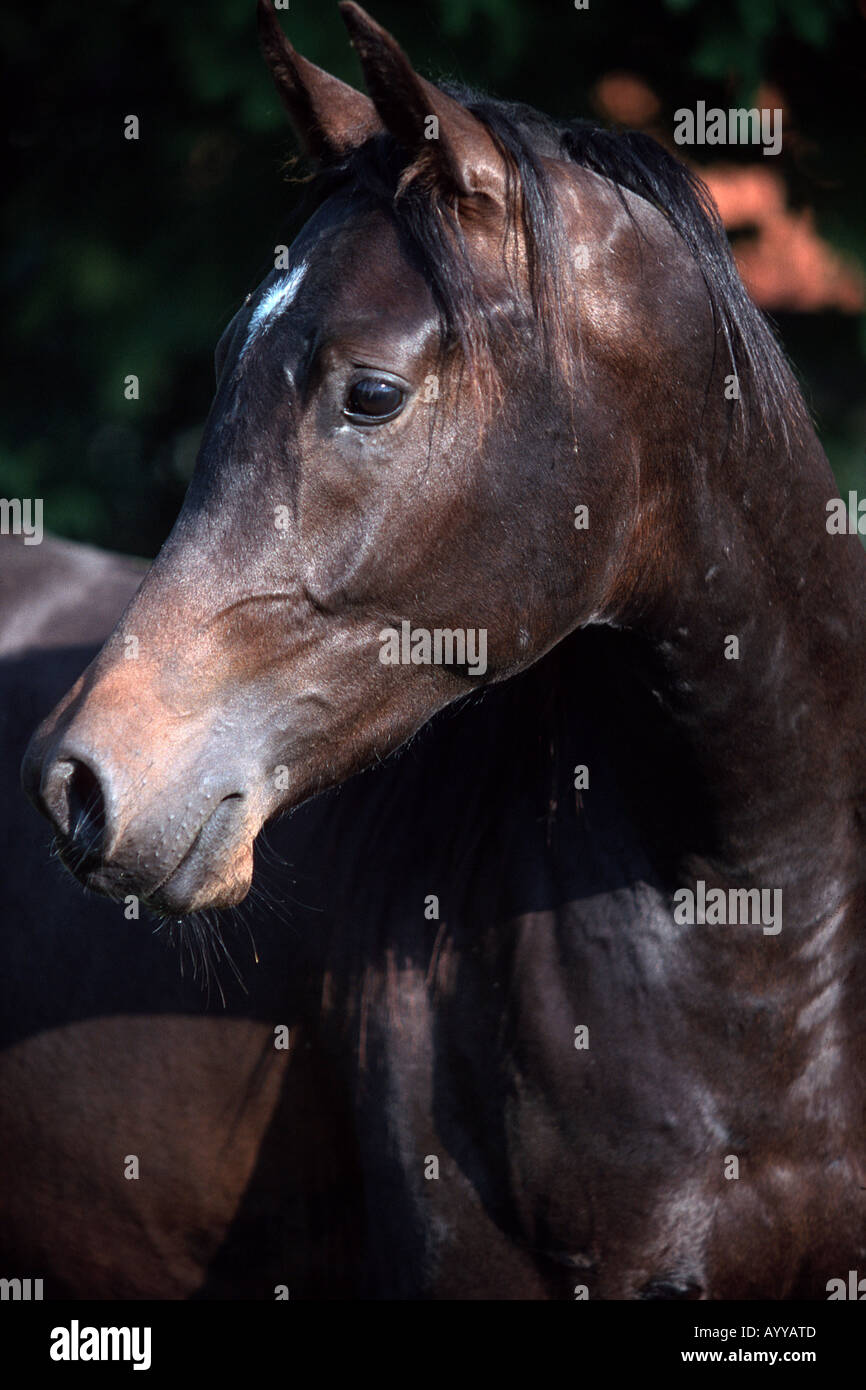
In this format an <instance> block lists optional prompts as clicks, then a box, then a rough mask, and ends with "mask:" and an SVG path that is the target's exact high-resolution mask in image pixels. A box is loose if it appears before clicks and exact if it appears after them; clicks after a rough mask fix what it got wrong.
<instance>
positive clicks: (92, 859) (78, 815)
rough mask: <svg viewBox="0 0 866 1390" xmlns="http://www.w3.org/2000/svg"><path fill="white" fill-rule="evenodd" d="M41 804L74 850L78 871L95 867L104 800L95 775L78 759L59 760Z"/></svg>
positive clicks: (102, 832) (102, 830)
mask: <svg viewBox="0 0 866 1390" xmlns="http://www.w3.org/2000/svg"><path fill="white" fill-rule="evenodd" d="M42 800H43V802H44V804H45V807H46V810H47V811H48V814H49V816H50V817H51V820H52V821H53V822H54V825H55V826H56V828H57V830H58V831H59V832H60V834H61V835H62V836H63V837H64V839H65V840H67V841H68V842H69V848H70V849H72V850H74V852H75V856H76V863H77V867H78V868H79V870H84V871H86V869H87V868H89V867H91V866H92V865H93V864H94V863H98V862H99V860H100V859H101V857H102V846H103V842H104V837H105V798H104V797H103V794H102V787H101V785H100V782H99V778H98V777H97V776H96V773H95V772H93V770H92V769H91V768H89V767H88V766H87V764H86V763H83V762H81V761H79V759H78V758H59V759H57V761H56V762H54V763H53V764H52V766H51V768H50V769H49V771H48V775H47V777H46V779H45V782H44V784H43V787H42Z"/></svg>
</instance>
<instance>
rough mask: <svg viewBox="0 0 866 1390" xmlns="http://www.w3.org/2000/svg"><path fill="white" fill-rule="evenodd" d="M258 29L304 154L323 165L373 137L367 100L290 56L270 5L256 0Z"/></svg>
mask: <svg viewBox="0 0 866 1390" xmlns="http://www.w3.org/2000/svg"><path fill="white" fill-rule="evenodd" d="M258 26H259V42H260V44H261V47H262V53H263V54H264V57H265V62H266V63H267V65H268V67H269V68H270V70H271V76H272V77H273V79H274V84H275V86H276V88H277V91H278V93H279V96H280V100H281V101H282V103H283V105H284V106H285V108H286V110H287V111H288V113H289V116H290V117H291V120H292V124H293V126H294V127H295V131H296V133H297V135H298V138H299V140H300V142H301V144H302V146H303V147H304V149H305V150H306V152H307V154H309V155H311V156H312V157H313V158H314V159H318V160H321V161H323V162H328V161H331V160H335V159H341V158H342V157H343V155H345V154H347V153H348V152H349V151H350V150H353V149H355V148H356V147H357V146H358V145H361V144H363V143H364V141H365V140H368V139H369V138H370V136H371V135H376V134H378V132H379V131H380V130H381V129H382V126H381V122H380V121H379V117H378V115H377V114H376V108H375V106H374V105H373V103H372V101H371V100H370V98H369V97H367V96H364V94H363V92H356V91H355V89H354V87H349V86H347V84H346V83H345V82H341V81H340V79H339V78H338V77H332V76H331V74H330V73H329V72H324V71H323V70H322V69H321V68H317V67H316V65H315V63H310V62H308V61H307V59H306V58H302V57H301V55H300V53H296V52H295V50H294V48H293V47H292V45H291V44H290V43H289V41H288V39H287V38H286V36H285V34H284V33H283V31H282V29H281V27H280V22H279V20H278V19H277V16H276V12H275V10H274V5H273V0H259V5H258Z"/></svg>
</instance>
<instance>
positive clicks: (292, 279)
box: [241, 261, 307, 357]
mask: <svg viewBox="0 0 866 1390" xmlns="http://www.w3.org/2000/svg"><path fill="white" fill-rule="evenodd" d="M306 273H307V264H306V261H301V264H300V265H296V266H295V268H294V270H292V271H290V272H289V274H288V275H287V276H286V278H285V279H284V280H280V281H279V282H278V283H277V284H276V285H272V286H271V288H270V289H269V290H268V292H267V294H266V295H263V297H262V299H261V300H260V301H259V303H258V304H257V305H256V307H255V309H254V310H253V314H252V317H251V319H250V323H249V328H248V329H247V337H246V342H245V343H244V345H243V348H242V349H241V356H242V357H243V355H244V353H245V352H246V350H247V348H248V347H249V345H250V343H251V342H252V340H253V338H255V337H256V335H257V334H258V333H260V332H261V331H262V329H263V328H265V327H266V326H267V324H268V321H269V320H271V319H274V318H276V317H277V315H278V314H281V313H282V312H283V310H284V309H288V307H289V305H290V304H291V302H292V300H293V299H294V298H295V295H296V294H297V293H298V290H299V289H300V287H301V281H302V280H303V278H304V276H305V275H306Z"/></svg>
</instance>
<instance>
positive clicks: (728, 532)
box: [621, 429, 866, 922]
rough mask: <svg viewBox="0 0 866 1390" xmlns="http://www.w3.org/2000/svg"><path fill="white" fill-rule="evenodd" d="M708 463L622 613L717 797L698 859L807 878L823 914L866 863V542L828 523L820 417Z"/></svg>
mask: <svg viewBox="0 0 866 1390" xmlns="http://www.w3.org/2000/svg"><path fill="white" fill-rule="evenodd" d="M690 463H691V474H690V477H689V482H688V484H687V485H686V486H685V487H684V489H683V495H682V497H681V498H680V499H679V501H678V503H677V504H676V505H675V506H673V507H672V508H671V515H672V516H673V518H674V520H673V525H672V526H671V528H670V529H669V532H668V536H667V542H668V545H667V547H666V548H665V550H664V552H663V558H662V566H661V569H662V571H663V573H662V575H661V577H660V575H659V572H658V571H656V574H655V576H654V578H653V581H652V582H651V583H650V584H648V585H647V586H646V587H645V589H644V592H643V593H642V594H635V596H634V597H633V599H632V600H631V602H630V604H629V605H627V607H626V611H624V612H623V614H622V615H621V621H622V622H623V623H624V624H625V625H626V626H628V627H630V628H631V629H632V630H633V631H635V632H637V633H639V634H640V635H641V638H642V640H643V642H644V643H645V646H646V651H647V663H646V670H647V679H648V680H649V682H650V684H651V686H652V688H653V691H654V692H655V694H656V697H657V699H658V701H659V702H660V704H661V706H662V708H663V710H664V712H665V715H666V717H667V719H668V721H669V722H670V725H671V727H672V729H673V730H674V731H675V734H676V737H677V739H679V741H680V744H681V746H682V748H683V749H684V751H685V754H686V756H687V757H688V758H689V759H690V760H691V762H692V764H693V766H694V768H695V769H696V774H697V779H698V782H699V785H700V787H701V791H702V795H703V796H704V797H705V798H706V800H705V805H704V811H703V816H702V824H703V829H704V842H703V844H702V845H701V846H700V847H699V848H698V847H695V846H691V847H689V846H687V845H684V849H686V851H687V852H686V856H685V858H686V859H687V860H688V859H689V858H690V859H691V864H690V867H691V869H692V870H693V871H694V872H695V873H697V874H699V873H700V871H701V866H702V865H703V866H704V867H707V868H708V869H709V870H710V871H711V872H713V873H715V874H717V875H720V876H721V877H729V878H731V879H732V880H733V879H736V880H740V881H749V882H753V883H754V882H757V883H758V884H763V885H765V886H767V887H769V886H774V887H775V886H778V887H783V888H784V887H789V888H795V890H796V891H795V893H794V894H793V895H792V900H793V901H792V907H794V906H795V907H796V910H797V911H798V912H799V913H800V915H801V917H802V919H803V920H804V921H812V922H815V921H817V919H818V918H819V917H820V916H821V915H822V914H824V915H826V912H827V910H828V901H827V899H828V891H829V885H830V884H831V883H832V884H834V885H835V890H834V892H833V894H832V896H833V897H834V898H838V899H839V900H841V899H843V898H844V897H845V896H846V895H847V894H849V893H850V891H851V889H852V887H853V885H854V884H855V883H856V882H858V881H859V875H860V872H861V871H860V868H859V865H860V862H861V860H862V855H863V843H862V841H863V829H862V825H863V822H862V808H863V789H864V785H866V740H864V713H863V702H862V696H861V690H862V682H863V676H864V667H866V630H864V598H866V556H864V553H863V550H862V547H861V545H860V543H859V541H858V539H857V537H856V536H850V535H848V536H845V535H831V534H829V533H828V531H827V528H826V520H827V511H826V503H827V500H828V498H830V497H832V496H834V495H835V493H836V488H835V483H834V480H833V476H832V473H831V471H830V468H829V465H828V464H827V461H826V458H825V456H824V454H823V451H822V450H821V448H820V445H819V444H818V441H817V439H816V438H815V436H814V433H813V432H812V431H811V429H809V430H808V438H806V440H805V441H804V442H802V443H801V444H799V445H797V446H796V447H793V448H790V447H782V446H781V445H777V446H775V447H773V448H770V447H768V446H766V445H765V446H764V447H763V449H762V450H760V451H751V452H749V451H746V450H743V451H742V452H741V453H740V454H739V455H738V456H737V457H732V458H727V459H725V461H724V466H723V467H721V466H720V467H719V468H717V469H716V470H715V471H714V470H713V468H712V467H711V466H710V465H706V464H705V465H703V466H701V465H700V461H697V460H692V461H690ZM730 638H736V639H737V641H738V644H739V654H738V656H736V657H735V656H734V655H733V652H734V647H733V644H732V643H731V642H730V641H729V639H730ZM726 646H727V651H726ZM689 849H691V850H692V851H696V852H692V853H691V855H689V852H688V851H689ZM787 920H790V918H789V916H786V921H787Z"/></svg>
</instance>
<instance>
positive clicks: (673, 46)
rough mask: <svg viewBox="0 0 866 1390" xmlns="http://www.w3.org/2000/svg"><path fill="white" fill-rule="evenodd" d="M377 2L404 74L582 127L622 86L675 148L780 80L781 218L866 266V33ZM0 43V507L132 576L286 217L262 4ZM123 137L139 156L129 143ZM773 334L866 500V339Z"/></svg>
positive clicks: (809, 24)
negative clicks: (0, 357) (682, 122)
mask: <svg viewBox="0 0 866 1390" xmlns="http://www.w3.org/2000/svg"><path fill="white" fill-rule="evenodd" d="M370 4H371V9H372V12H373V13H374V15H375V17H376V18H377V19H379V20H380V22H382V23H384V24H385V25H386V26H387V27H388V28H390V29H391V30H392V31H393V32H394V33H395V34H396V35H397V37H398V38H399V39H400V41H401V42H402V43H403V45H404V47H405V48H406V49H407V51H408V52H409V53H410V55H411V56H412V58H413V59H414V60H415V62H416V63H417V65H418V66H419V68H421V70H422V71H425V72H426V73H428V74H429V75H431V76H433V77H434V78H435V77H441V76H452V77H457V78H460V79H461V80H464V81H468V82H470V83H471V84H472V85H474V86H477V87H481V88H486V89H487V90H490V91H492V92H493V93H495V94H496V95H499V96H505V97H510V98H518V99H521V100H525V101H528V102H530V103H532V104H534V105H537V106H540V107H541V108H542V109H545V110H547V111H549V112H551V114H553V115H557V116H567V115H568V116H571V115H590V114H593V105H592V101H593V88H594V85H595V83H596V82H597V81H598V79H599V78H600V77H601V76H602V75H604V74H605V73H609V72H611V71H614V70H625V71H628V72H632V73H636V74H638V75H640V76H642V77H643V78H644V79H645V80H646V81H647V82H648V83H649V84H650V85H651V86H652V88H653V89H654V91H656V92H657V94H658V95H659V97H660V99H661V102H662V114H661V117H660V121H661V123H662V125H663V126H664V128H666V129H668V130H670V129H671V128H672V121H673V111H674V110H675V109H676V108H677V107H679V106H686V105H689V106H693V105H694V103H695V101H696V100H698V99H704V100H706V101H708V102H709V103H710V104H720V105H727V104H728V103H729V102H730V101H731V100H736V101H737V102H738V103H739V102H740V101H742V100H743V99H747V98H749V97H750V96H751V95H752V94H753V93H754V90H755V88H756V86H757V84H758V83H759V82H760V81H768V80H769V81H772V82H773V83H774V84H776V85H777V86H778V87H779V88H780V89H781V90H782V91H783V92H784V93H785V96H786V99H787V100H788V102H789V104H790V109H791V116H792V119H793V121H794V126H795V129H796V131H797V132H798V138H797V139H796V140H794V141H786V146H785V149H784V150H783V154H782V156H780V158H779V160H778V161H774V164H775V165H776V167H781V168H782V169H783V172H784V174H785V177H786V179H787V181H788V184H789V187H790V189H791V192H792V197H793V199H794V202H795V204H797V203H802V204H804V205H809V206H811V207H814V209H815V212H816V217H817V222H818V226H819V229H820V230H821V231H822V232H823V234H824V235H826V236H828V237H830V238H831V239H832V241H833V242H834V244H835V245H837V246H838V247H840V248H842V249H844V250H845V251H846V252H848V253H849V254H851V255H853V256H854V257H856V258H857V259H858V260H859V262H860V264H861V265H866V228H864V218H863V206H862V193H861V188H862V172H863V171H862V130H863V120H862V109H861V108H862V91H863V74H862V59H861V57H860V46H861V45H862V31H863V27H864V26H863V21H862V19H861V18H860V17H859V16H858V15H857V14H856V13H855V12H854V11H853V10H852V9H851V7H850V6H849V5H848V4H846V3H844V0H734V2H733V3H728V2H727V0H622V3H620V2H619V0H617V3H613V0H590V8H589V9H588V10H582V11H578V10H576V9H575V7H574V5H573V3H571V0H438V3H426V4H425V3H419V4H414V5H412V6H406V5H403V4H398V3H396V0H370ZM282 21H283V24H284V27H285V28H286V31H287V33H288V34H289V35H290V37H291V38H292V40H293V42H294V43H295V45H296V46H297V47H298V48H299V49H300V50H301V51H302V52H303V53H305V54H306V55H307V56H308V57H310V58H311V59H313V60H314V61H315V62H317V63H319V64H320V65H321V66H323V67H326V68H328V69H329V70H330V71H332V72H334V73H336V74H337V75H338V76H340V77H342V78H344V79H346V80H348V81H351V82H353V83H355V84H356V85H360V74H359V69H358V66H357V63H356V60H355V57H354V53H353V51H352V50H351V48H350V47H349V44H348V41H347V37H346V34H345V30H344V28H343V25H342V23H341V21H340V18H339V14H338V11H337V8H336V4H334V5H331V4H329V3H323V0H291V7H290V9H289V10H288V11H287V12H283V14H282ZM0 34H2V43H3V46H4V49H5V54H6V70H7V74H8V76H7V82H6V88H5V91H4V94H3V100H4V102H5V104H6V106H7V112H6V129H7V131H8V141H9V146H10V151H11V155H12V176H11V178H10V180H9V181H8V182H7V196H6V198H5V199H4V213H3V216H4V219H5V223H6V226H5V231H6V244H7V246H8V247H9V248H10V249H9V250H8V252H7V254H6V256H5V259H4V272H3V274H4V288H5V291H6V302H7V308H6V314H5V327H6V331H7V335H8V338H9V345H8V348H7V368H6V371H5V374H4V377H5V380H4V387H5V408H4V411H3V417H2V429H0V495H2V496H41V497H43V498H45V504H46V525H48V526H49V527H50V529H52V530H53V531H55V532H57V533H60V534H65V535H68V536H73V537H77V538H81V539H88V540H92V541H95V542H97V543H99V544H102V545H107V546H110V547H112V548H115V549H120V550H127V551H131V552H134V553H138V554H143V555H150V554H153V553H155V550H156V549H157V548H158V546H159V544H160V542H161V540H162V539H163V538H164V536H165V534H166V533H167V531H168V529H169V527H170V525H171V522H172V519H173V517H174V515H175V513H176V511H177V508H178V506H179V504H180V500H181V498H182V495H183V491H184V488H185V486H186V482H187V480H188V478H189V475H190V472H191V469H192V465H193V462H194V459H195V452H196V447H197V441H198V438H199V434H200V430H201V426H202V423H203V420H204V417H205V415H206V412H207V409H208V405H209V401H210V397H211V393H212V389H213V377H212V366H211V354H212V349H213V347H214V345H215V343H216V341H217V339H218V337H219V335H220V333H221V331H222V329H223V327H224V326H225V324H226V323H227V322H228V321H229V319H230V318H231V316H232V314H233V313H234V311H235V309H236V308H237V306H238V304H239V303H240V302H241V300H242V299H243V296H244V295H245V294H246V293H247V292H248V291H249V290H251V289H253V288H254V287H255V285H256V284H257V283H258V280H259V279H260V278H261V277H262V275H263V274H265V273H266V271H267V270H268V268H269V266H270V263H271V258H272V247H273V245H274V243H275V242H276V241H279V240H282V239H283V236H282V230H283V229H284V227H285V224H286V217H287V215H288V214H289V213H290V210H291V207H292V204H293V202H294V200H295V194H294V192H293V190H292V188H291V187H290V186H289V185H288V184H287V183H286V181H285V179H284V177H283V174H282V170H283V167H284V165H285V163H286V158H287V156H288V155H289V154H290V153H291V150H292V143H291V137H290V134H289V131H288V127H287V125H286V123H285V120H284V116H283V113H282V110H281V108H280V106H279V104H278V101H277V98H276V96H275V94H274V92H273V89H272V87H271V84H270V79H269V77H268V75H267V72H266V70H265V68H264V65H263V63H262V61H261V59H260V57H259V53H258V46H257V41H256V33H255V4H254V0H209V3H208V4H207V5H205V6H193V5H180V4H178V3H177V0H136V3H133V0H111V3H108V0H91V2H90V3H89V4H88V5H87V6H83V7H72V6H69V5H68V4H67V3H61V0H43V3H42V4H40V5H39V6H36V7H27V6H19V7H17V9H14V10H12V9H8V8H7V11H6V12H5V14H4V15H3V17H2V22H0ZM129 114H135V115H137V116H138V117H139V120H140V125H141V131H140V139H139V140H138V141H127V140H125V139H124V138H123V123H124V117H125V116H127V115H129ZM737 153H738V152H736V151H730V150H726V151H725V152H724V154H725V157H726V159H729V158H730V157H731V156H732V155H733V156H734V157H736V156H737ZM741 154H742V157H748V158H754V152H752V151H743V152H741ZM780 328H781V331H782V335H783V338H784V340H785V342H786V345H787V346H788V348H789V351H790V352H791V354H792V355H793V357H794V360H795V362H796V364H797V366H798V367H799V369H800V371H801V374H802V375H803V376H804V377H805V380H806V383H807V388H808V394H809V396H810V401H811V404H812V406H813V408H814V409H815V411H816V413H817V417H818V423H819V428H820V429H821V431H822V434H823V437H824V439H825V443H826V445H827V447H828V450H829V451H830V454H831V461H832V462H833V464H834V467H835V468H836V470H837V476H838V477H839V480H840V486H842V487H849V486H850V487H859V488H860V489H861V490H866V476H864V460H863V440H864V427H866V417H864V412H863V407H862V403H861V398H860V396H859V395H858V391H859V383H860V381H861V380H862V372H863V362H864V356H866V336H864V334H863V332H862V325H861V324H860V323H859V322H858V321H857V320H856V319H854V318H851V317H848V318H845V317H844V316H842V315H818V316H815V315H809V316H802V317H799V318H798V317H797V316H788V317H786V318H784V319H782V320H781V321H780ZM128 373H135V374H136V375H137V376H138V377H139V378H140V382H141V395H140V399H139V400H137V401H129V400H126V399H125V397H124V390H123V383H124V378H125V376H126V375H127V374H128Z"/></svg>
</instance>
